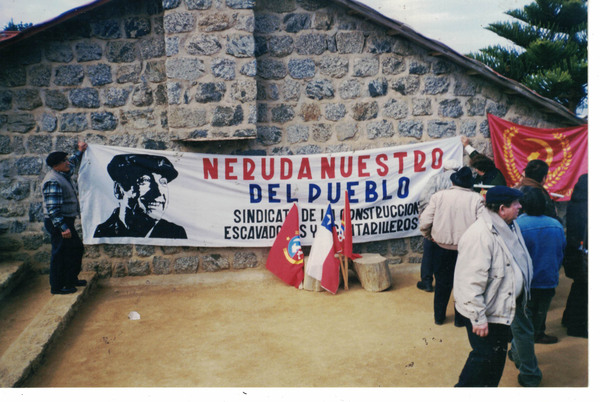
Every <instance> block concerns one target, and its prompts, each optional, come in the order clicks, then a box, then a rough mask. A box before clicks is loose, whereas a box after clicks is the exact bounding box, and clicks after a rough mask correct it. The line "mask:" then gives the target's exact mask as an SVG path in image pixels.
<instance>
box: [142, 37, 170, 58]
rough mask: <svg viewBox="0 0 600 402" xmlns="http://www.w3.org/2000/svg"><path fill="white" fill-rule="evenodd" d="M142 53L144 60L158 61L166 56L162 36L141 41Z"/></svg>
mask: <svg viewBox="0 0 600 402" xmlns="http://www.w3.org/2000/svg"><path fill="white" fill-rule="evenodd" d="M139 44H140V53H141V56H142V59H144V60H148V59H156V58H159V57H163V56H165V54H166V53H167V51H166V46H165V41H164V39H163V38H162V37H160V36H155V37H152V38H145V39H141V40H140V42H139Z"/></svg>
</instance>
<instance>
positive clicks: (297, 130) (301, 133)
mask: <svg viewBox="0 0 600 402" xmlns="http://www.w3.org/2000/svg"><path fill="white" fill-rule="evenodd" d="M285 133H286V135H287V140H288V142H289V143H290V144H296V143H298V142H306V141H308V136H309V130H308V126H304V125H293V126H288V127H287V128H286V130H285Z"/></svg>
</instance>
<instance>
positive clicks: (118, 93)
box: [102, 87, 131, 107]
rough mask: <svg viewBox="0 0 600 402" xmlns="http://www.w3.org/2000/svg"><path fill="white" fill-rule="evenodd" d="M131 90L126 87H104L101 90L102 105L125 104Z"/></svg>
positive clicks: (117, 105)
mask: <svg viewBox="0 0 600 402" xmlns="http://www.w3.org/2000/svg"><path fill="white" fill-rule="evenodd" d="M130 92H131V90H130V89H126V88H114V87H113V88H106V89H104V90H102V99H103V104H104V106H107V107H119V106H124V105H125V104H127V100H128V98H129V94H130Z"/></svg>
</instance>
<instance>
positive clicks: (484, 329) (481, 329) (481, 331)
mask: <svg viewBox="0 0 600 402" xmlns="http://www.w3.org/2000/svg"><path fill="white" fill-rule="evenodd" d="M489 332H490V331H489V329H488V324H487V322H486V323H485V324H483V325H473V333H474V334H475V335H477V336H480V337H482V338H485V337H486V336H488V334H489Z"/></svg>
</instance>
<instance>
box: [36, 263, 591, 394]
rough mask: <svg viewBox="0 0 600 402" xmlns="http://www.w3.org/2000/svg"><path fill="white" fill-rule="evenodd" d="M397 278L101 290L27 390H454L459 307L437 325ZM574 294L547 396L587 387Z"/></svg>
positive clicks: (546, 370)
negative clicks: (570, 322)
mask: <svg viewBox="0 0 600 402" xmlns="http://www.w3.org/2000/svg"><path fill="white" fill-rule="evenodd" d="M391 271H392V280H393V287H392V288H391V289H390V290H387V291H385V292H381V293H372V292H367V291H365V290H364V289H362V287H361V286H360V283H359V282H358V280H357V279H356V277H353V276H351V278H350V279H351V280H350V288H349V290H344V289H343V288H342V289H340V291H339V292H338V294H337V295H331V294H329V293H327V292H310V291H305V290H297V289H295V288H293V287H290V286H287V285H285V284H284V283H282V282H280V281H279V280H278V279H277V278H275V277H274V276H272V274H271V273H270V272H268V271H266V270H249V271H248V272H233V273H211V274H198V275H195V276H189V277H188V276H186V278H183V276H182V275H171V276H169V277H165V276H163V277H156V276H153V277H143V278H122V279H111V280H109V281H105V282H101V283H100V284H99V286H98V287H97V288H96V289H94V290H93V292H92V294H91V295H90V297H89V299H87V301H86V302H85V303H84V305H83V306H82V307H81V308H80V310H79V311H78V312H77V314H76V315H75V316H74V318H73V320H72V321H71V323H70V324H69V326H68V328H67V329H66V331H65V332H64V334H63V335H62V336H61V338H60V339H59V340H58V341H57V344H56V345H55V346H54V347H53V348H52V349H51V350H50V351H49V353H48V354H47V355H46V357H45V360H44V364H43V365H42V367H40V368H39V369H37V371H36V372H35V373H34V374H33V375H32V376H31V377H30V379H29V380H28V381H27V382H26V383H25V387H361V388H363V387H452V386H454V384H455V383H456V381H457V379H458V375H459V373H460V371H461V369H462V367H463V365H464V362H465V359H466V358H467V355H468V353H469V351H470V348H469V344H468V341H467V336H466V333H465V329H464V328H456V327H454V325H453V310H452V306H450V308H449V309H448V319H447V323H446V324H444V325H442V326H437V325H434V323H433V294H432V293H425V292H423V291H420V290H418V289H417V288H416V286H415V284H416V282H417V280H418V275H417V271H416V270H415V269H412V270H409V271H408V272H407V271H406V270H402V269H396V268H395V267H392V270H391ZM191 277H194V279H193V281H189V280H186V281H182V279H188V278H191ZM205 278H209V279H208V280H205ZM240 278H241V279H240ZM570 284H571V281H570V280H569V279H567V278H564V277H562V278H561V283H560V285H559V287H558V289H557V294H556V296H555V298H554V300H553V302H552V306H551V311H550V313H549V316H548V320H547V327H548V328H547V333H550V334H553V335H556V336H558V337H559V339H560V340H559V343H557V344H555V345H536V354H537V357H538V360H539V364H540V368H541V370H542V372H543V375H544V379H543V381H542V384H541V385H542V386H544V387H587V386H588V340H587V339H582V338H574V337H568V336H566V331H565V329H564V328H562V327H561V325H560V318H561V315H562V311H563V309H564V305H565V301H566V296H567V294H568V291H569V288H570ZM131 311H136V312H138V313H139V314H140V316H141V319H140V320H130V319H129V318H128V314H129V313H130V312H131ZM517 374H518V371H517V370H516V368H515V367H514V364H513V363H512V362H510V361H508V360H507V365H506V368H505V371H504V376H503V378H502V381H501V383H500V386H501V387H519V385H518V383H517Z"/></svg>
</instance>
